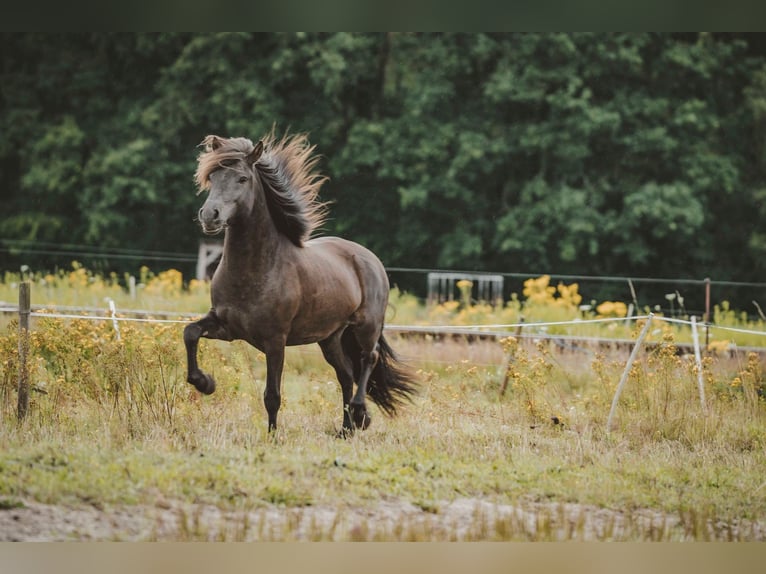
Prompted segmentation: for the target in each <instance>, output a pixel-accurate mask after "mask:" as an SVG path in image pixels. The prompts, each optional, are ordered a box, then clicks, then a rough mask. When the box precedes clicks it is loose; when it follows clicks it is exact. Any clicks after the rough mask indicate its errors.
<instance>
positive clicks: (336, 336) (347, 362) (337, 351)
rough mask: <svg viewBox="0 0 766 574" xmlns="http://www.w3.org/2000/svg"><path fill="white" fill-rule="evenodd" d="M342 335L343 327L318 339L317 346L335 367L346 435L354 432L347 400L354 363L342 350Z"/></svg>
mask: <svg viewBox="0 0 766 574" xmlns="http://www.w3.org/2000/svg"><path fill="white" fill-rule="evenodd" d="M342 337H343V329H341V330H340V331H337V332H335V333H333V334H332V335H331V336H330V337H329V338H327V339H325V340H324V341H320V342H319V347H320V348H321V349H322V355H324V358H325V360H326V361H327V362H328V363H329V364H330V366H331V367H332V368H333V369H335V375H336V376H337V377H338V382H339V383H340V390H341V393H342V394H343V429H342V430H341V434H342V435H343V436H346V435H347V434H350V433H353V432H354V427H353V425H352V423H351V414H350V412H349V402H351V395H352V393H353V391H354V365H353V363H352V362H351V359H350V358H349V357H348V355H347V354H346V353H345V352H344V349H343V344H342V341H341V339H342Z"/></svg>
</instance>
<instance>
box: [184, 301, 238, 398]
mask: <svg viewBox="0 0 766 574" xmlns="http://www.w3.org/2000/svg"><path fill="white" fill-rule="evenodd" d="M201 337H205V338H207V339H224V340H230V338H229V337H228V336H227V335H226V330H225V328H224V327H223V325H222V324H221V322H220V320H219V319H218V317H217V316H216V314H215V312H214V311H212V310H211V311H210V312H209V313H208V314H207V315H205V316H204V317H203V318H202V319H200V320H199V321H195V322H194V323H190V324H189V325H187V326H186V327H185V328H184V344H185V345H186V363H187V376H186V380H187V381H188V382H189V383H191V384H192V385H194V387H195V388H196V389H197V390H198V391H199V392H201V393H204V394H206V395H210V394H212V393H213V391H215V381H214V380H213V377H211V376H210V375H208V374H206V373H204V372H202V371H201V370H200V368H199V366H198V365H197V346H198V344H199V340H200V338H201Z"/></svg>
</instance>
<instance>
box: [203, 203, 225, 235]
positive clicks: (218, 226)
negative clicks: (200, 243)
mask: <svg viewBox="0 0 766 574" xmlns="http://www.w3.org/2000/svg"><path fill="white" fill-rule="evenodd" d="M198 216H199V222H200V225H202V231H203V232H204V233H205V234H206V235H215V234H217V233H220V232H221V231H223V229H224V228H225V227H226V222H225V221H223V220H222V219H221V213H220V211H219V210H218V208H216V207H212V206H208V205H207V204H206V205H203V206H202V207H201V208H200V210H199V213H198Z"/></svg>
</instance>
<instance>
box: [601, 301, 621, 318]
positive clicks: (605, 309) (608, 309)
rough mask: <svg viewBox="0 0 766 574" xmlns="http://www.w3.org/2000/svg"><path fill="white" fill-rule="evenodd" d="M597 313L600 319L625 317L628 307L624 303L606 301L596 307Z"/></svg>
mask: <svg viewBox="0 0 766 574" xmlns="http://www.w3.org/2000/svg"><path fill="white" fill-rule="evenodd" d="M596 313H598V316H599V317H625V316H627V314H628V307H627V305H625V303H623V302H622V301H604V302H603V303H601V305H599V306H598V307H596Z"/></svg>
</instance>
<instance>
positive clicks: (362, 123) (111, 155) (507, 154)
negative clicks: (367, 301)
mask: <svg viewBox="0 0 766 574" xmlns="http://www.w3.org/2000/svg"><path fill="white" fill-rule="evenodd" d="M273 124H276V125H277V127H278V129H280V130H283V129H287V128H290V129H291V130H293V131H307V132H309V133H310V138H311V141H312V143H315V144H317V149H318V151H319V152H320V153H321V154H323V155H324V156H325V159H324V161H323V162H322V168H323V171H324V172H325V173H326V174H327V175H329V176H330V181H329V182H328V183H327V184H326V186H325V187H324V189H323V198H324V199H325V200H329V201H332V202H333V206H332V218H331V220H330V222H329V223H328V224H327V226H326V233H331V234H339V235H342V236H345V237H347V238H350V239H354V240H357V241H359V242H361V243H363V244H365V245H367V246H368V247H370V248H372V249H373V250H375V251H376V252H377V253H378V254H379V255H380V256H381V258H382V259H383V260H384V262H385V263H386V264H387V265H389V266H421V267H440V268H460V269H476V270H492V271H523V272H529V273H531V274H537V273H546V272H555V273H570V274H588V275H595V274H614V275H633V276H640V275H643V276H647V275H648V276H666V277H694V278H702V277H705V276H711V277H714V278H716V279H736V280H749V281H760V280H762V278H763V274H764V270H765V269H766V263H765V260H764V254H765V253H766V232H765V231H764V229H763V226H762V225H761V221H762V220H763V217H764V214H765V212H766V207H764V205H765V204H764V198H766V178H765V177H764V174H765V173H766V41H765V40H764V38H763V37H762V36H761V35H757V34H756V35H746V34H711V33H700V34H672V35H671V34H649V33H647V34H602V33H598V34H518V33H512V34H409V33H402V34H397V33H388V34H348V33H331V34H250V33H242V34H169V33H168V34H95V33H94V34H66V35H54V34H3V35H2V36H0V182H2V185H0V197H2V205H3V209H2V210H1V211H0V239H2V240H3V241H4V242H3V243H0V248H2V250H0V268H2V269H9V268H18V265H19V264H20V263H21V262H32V263H34V264H36V265H38V266H46V265H50V262H51V261H52V260H53V259H55V257H54V256H52V255H50V254H48V255H38V256H37V259H35V256H33V255H30V254H24V253H19V252H18V250H19V249H20V248H21V247H23V246H27V247H28V246H38V247H39V246H48V250H49V251H53V250H55V249H52V247H53V246H58V245H65V244H74V245H90V246H98V247H99V248H103V249H108V248H112V249H114V248H130V249H136V250H140V251H169V252H185V253H189V254H193V253H195V252H196V247H197V242H198V239H199V233H198V231H197V229H196V226H195V224H194V223H193V222H192V219H193V217H194V215H195V213H196V209H197V206H198V203H199V198H197V197H196V196H195V189H194V185H193V182H192V175H193V172H194V167H195V159H196V154H197V149H196V147H195V146H196V145H197V144H198V143H199V142H200V141H201V140H202V138H203V137H204V136H205V135H206V134H208V133H217V134H219V135H244V136H247V137H250V138H251V139H256V138H258V137H259V136H260V135H261V134H263V133H265V132H266V131H268V130H269V129H270V128H271V126H272V125H273ZM11 240H12V241H13V243H12V244H11V243H9V241H11ZM20 241H21V242H23V243H19V242H20ZM52 258H53V259H52ZM55 263H56V264H59V265H61V264H64V263H65V261H59V260H56V261H55ZM139 263H140V262H137V261H129V260H111V261H106V262H103V264H104V265H108V266H111V267H114V268H121V267H122V268H124V267H126V266H131V265H132V266H133V267H136V266H137V265H138V264H139ZM176 266H178V265H176ZM187 268H188V270H191V269H192V267H191V266H188V267H187Z"/></svg>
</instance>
